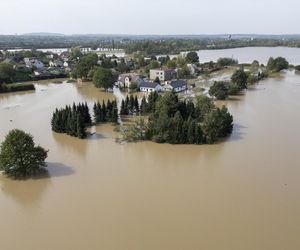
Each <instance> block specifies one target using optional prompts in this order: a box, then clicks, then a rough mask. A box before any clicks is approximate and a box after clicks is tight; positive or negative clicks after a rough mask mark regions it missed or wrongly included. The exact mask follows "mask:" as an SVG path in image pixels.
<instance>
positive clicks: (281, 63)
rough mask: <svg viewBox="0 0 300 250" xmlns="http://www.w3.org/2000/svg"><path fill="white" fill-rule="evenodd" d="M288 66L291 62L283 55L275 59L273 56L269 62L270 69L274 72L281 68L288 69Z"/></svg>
mask: <svg viewBox="0 0 300 250" xmlns="http://www.w3.org/2000/svg"><path fill="white" fill-rule="evenodd" d="M288 67H289V63H288V61H287V60H286V59H285V58H283V57H277V58H275V59H274V58H273V57H271V58H270V59H269V61H268V64H267V68H268V70H270V71H273V72H279V71H281V70H284V69H288Z"/></svg>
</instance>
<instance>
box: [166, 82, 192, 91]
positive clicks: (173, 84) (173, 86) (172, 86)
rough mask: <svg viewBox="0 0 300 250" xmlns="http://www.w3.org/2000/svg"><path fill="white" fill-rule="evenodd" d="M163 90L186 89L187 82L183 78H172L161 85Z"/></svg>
mask: <svg viewBox="0 0 300 250" xmlns="http://www.w3.org/2000/svg"><path fill="white" fill-rule="evenodd" d="M163 89H164V91H174V92H176V93H178V92H182V91H185V90H187V83H186V81H183V80H174V81H171V82H169V83H167V84H166V85H165V86H164V87H163Z"/></svg>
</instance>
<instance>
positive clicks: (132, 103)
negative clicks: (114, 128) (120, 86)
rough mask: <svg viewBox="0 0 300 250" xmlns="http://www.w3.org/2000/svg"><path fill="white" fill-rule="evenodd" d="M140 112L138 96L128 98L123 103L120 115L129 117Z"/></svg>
mask: <svg viewBox="0 0 300 250" xmlns="http://www.w3.org/2000/svg"><path fill="white" fill-rule="evenodd" d="M139 111H140V105H139V101H138V98H137V96H133V95H130V97H129V96H126V99H125V100H122V102H121V110H120V115H129V114H133V113H138V112H139Z"/></svg>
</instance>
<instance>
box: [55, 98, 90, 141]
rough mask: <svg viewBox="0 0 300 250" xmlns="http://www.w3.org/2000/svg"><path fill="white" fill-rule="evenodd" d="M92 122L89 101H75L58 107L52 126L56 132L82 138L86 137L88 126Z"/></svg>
mask: <svg viewBox="0 0 300 250" xmlns="http://www.w3.org/2000/svg"><path fill="white" fill-rule="evenodd" d="M91 124H92V120H91V116H90V112H89V108H88V105H87V103H79V104H77V105H76V104H75V103H73V106H72V107H71V106H70V105H67V106H66V107H65V108H62V109H56V110H55V111H54V113H53V115H52V119H51V126H52V130H53V131H54V132H56V133H65V134H68V135H70V136H74V137H78V138H80V139H83V138H86V136H87V134H86V127H87V126H90V125H91Z"/></svg>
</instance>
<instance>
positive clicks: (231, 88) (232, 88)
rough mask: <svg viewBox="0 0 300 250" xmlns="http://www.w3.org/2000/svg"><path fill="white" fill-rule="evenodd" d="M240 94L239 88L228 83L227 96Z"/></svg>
mask: <svg viewBox="0 0 300 250" xmlns="http://www.w3.org/2000/svg"><path fill="white" fill-rule="evenodd" d="M239 92H240V88H239V86H238V85H237V84H235V83H229V85H228V95H237V94H238V93H239Z"/></svg>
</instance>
